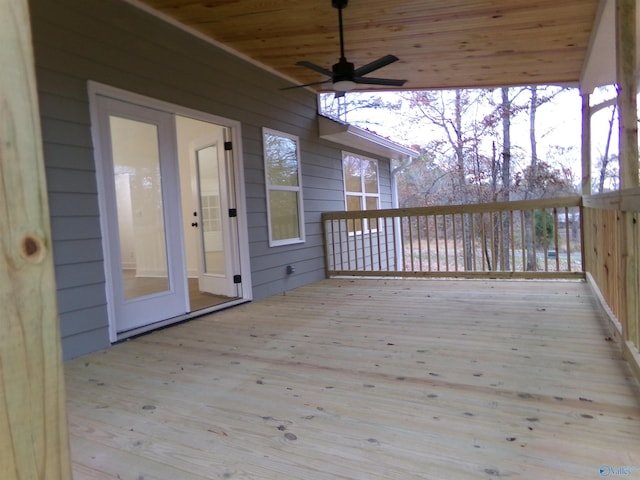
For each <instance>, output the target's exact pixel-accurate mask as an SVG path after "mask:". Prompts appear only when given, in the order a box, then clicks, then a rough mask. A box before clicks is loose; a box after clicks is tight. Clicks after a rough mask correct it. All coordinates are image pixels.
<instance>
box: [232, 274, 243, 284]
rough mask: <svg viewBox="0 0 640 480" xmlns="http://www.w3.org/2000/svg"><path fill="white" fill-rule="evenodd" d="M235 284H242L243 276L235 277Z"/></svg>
mask: <svg viewBox="0 0 640 480" xmlns="http://www.w3.org/2000/svg"><path fill="white" fill-rule="evenodd" d="M233 283H242V275H234V276H233Z"/></svg>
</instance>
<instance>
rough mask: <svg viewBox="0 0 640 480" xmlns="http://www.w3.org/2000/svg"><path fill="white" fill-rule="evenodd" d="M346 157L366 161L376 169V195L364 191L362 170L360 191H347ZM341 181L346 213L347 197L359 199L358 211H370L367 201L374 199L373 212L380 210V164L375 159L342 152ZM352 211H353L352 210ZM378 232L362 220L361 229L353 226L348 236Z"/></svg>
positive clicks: (366, 220) (364, 183) (365, 220)
mask: <svg viewBox="0 0 640 480" xmlns="http://www.w3.org/2000/svg"><path fill="white" fill-rule="evenodd" d="M347 157H353V158H357V159H360V160H366V161H368V162H372V163H373V164H374V165H375V168H376V190H377V191H376V193H369V192H367V191H366V182H365V176H364V175H363V171H362V169H361V170H360V191H359V192H354V191H350V190H347V175H346V171H345V159H346V158H347ZM342 180H343V189H344V210H345V212H348V211H349V210H348V197H356V196H357V197H359V199H360V210H361V211H367V210H372V209H368V208H367V199H368V198H375V199H376V208H375V210H379V209H380V162H379V161H378V160H376V159H375V158H371V157H367V156H366V155H360V154H357V153H352V152H348V151H343V152H342ZM352 211H353V210H352ZM377 231H378V229H377V228H369V220H368V219H366V218H365V219H363V223H362V229H361V230H357V229H356V227H355V226H354V229H353V231H349V235H362V234H369V233H376V232H377Z"/></svg>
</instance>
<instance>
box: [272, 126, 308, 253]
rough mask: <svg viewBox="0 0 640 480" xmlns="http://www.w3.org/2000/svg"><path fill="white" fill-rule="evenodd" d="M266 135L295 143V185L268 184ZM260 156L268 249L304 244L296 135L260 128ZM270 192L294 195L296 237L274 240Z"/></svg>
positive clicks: (298, 143) (300, 178) (302, 206)
mask: <svg viewBox="0 0 640 480" xmlns="http://www.w3.org/2000/svg"><path fill="white" fill-rule="evenodd" d="M267 135H271V136H275V137H282V138H286V139H288V140H291V141H293V142H294V143H295V149H296V163H297V177H296V181H297V185H295V186H292V185H273V184H270V183H269V158H268V155H267V142H266V137H267ZM262 154H263V155H262V156H263V164H264V184H265V191H266V208H267V229H268V235H269V247H279V246H283V245H294V244H297V243H304V242H305V228H304V227H305V222H304V204H303V198H302V162H301V161H300V139H299V137H298V136H297V135H291V134H289V133H285V132H281V131H279V130H274V129H271V128H267V127H263V128H262ZM271 192H293V193H296V200H297V204H298V205H297V206H298V209H297V213H298V236H297V237H289V238H283V239H278V240H274V238H273V233H274V229H273V225H272V214H271Z"/></svg>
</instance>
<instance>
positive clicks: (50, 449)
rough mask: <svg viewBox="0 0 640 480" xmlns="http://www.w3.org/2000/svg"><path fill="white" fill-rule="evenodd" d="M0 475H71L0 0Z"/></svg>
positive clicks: (28, 52)
mask: <svg viewBox="0 0 640 480" xmlns="http://www.w3.org/2000/svg"><path fill="white" fill-rule="evenodd" d="M0 45H2V48H0V65H2V68H0V305H2V316H1V317H0V331H1V332H2V335H0V392H1V395H0V477H1V478H3V479H8V480H13V479H43V478H47V479H49V480H63V479H69V478H71V468H70V458H69V445H68V435H67V424H66V405H65V397H64V382H63V372H62V357H61V351H60V350H61V347H60V333H59V327H58V309H57V305H56V292H55V280H54V270H53V259H52V251H51V250H52V249H51V234H50V228H49V210H48V205H47V191H46V187H45V174H44V162H43V153H42V141H41V138H40V120H39V118H40V117H39V114H38V103H37V98H38V97H37V93H36V82H35V73H34V61H33V49H32V43H31V30H30V24H29V6H28V2H27V0H0Z"/></svg>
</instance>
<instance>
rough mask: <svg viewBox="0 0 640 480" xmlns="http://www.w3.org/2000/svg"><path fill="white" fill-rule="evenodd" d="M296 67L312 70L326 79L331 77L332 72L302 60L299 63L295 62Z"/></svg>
mask: <svg viewBox="0 0 640 480" xmlns="http://www.w3.org/2000/svg"><path fill="white" fill-rule="evenodd" d="M296 65H300V66H301V67H307V68H309V69H311V70H313V71H314V72H318V73H321V74H322V75H326V76H327V77H333V72H332V71H331V70H327V69H326V68H324V67H321V66H319V65H316V64H315V63H311V62H307V61H305V60H302V61H300V62H297V63H296Z"/></svg>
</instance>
